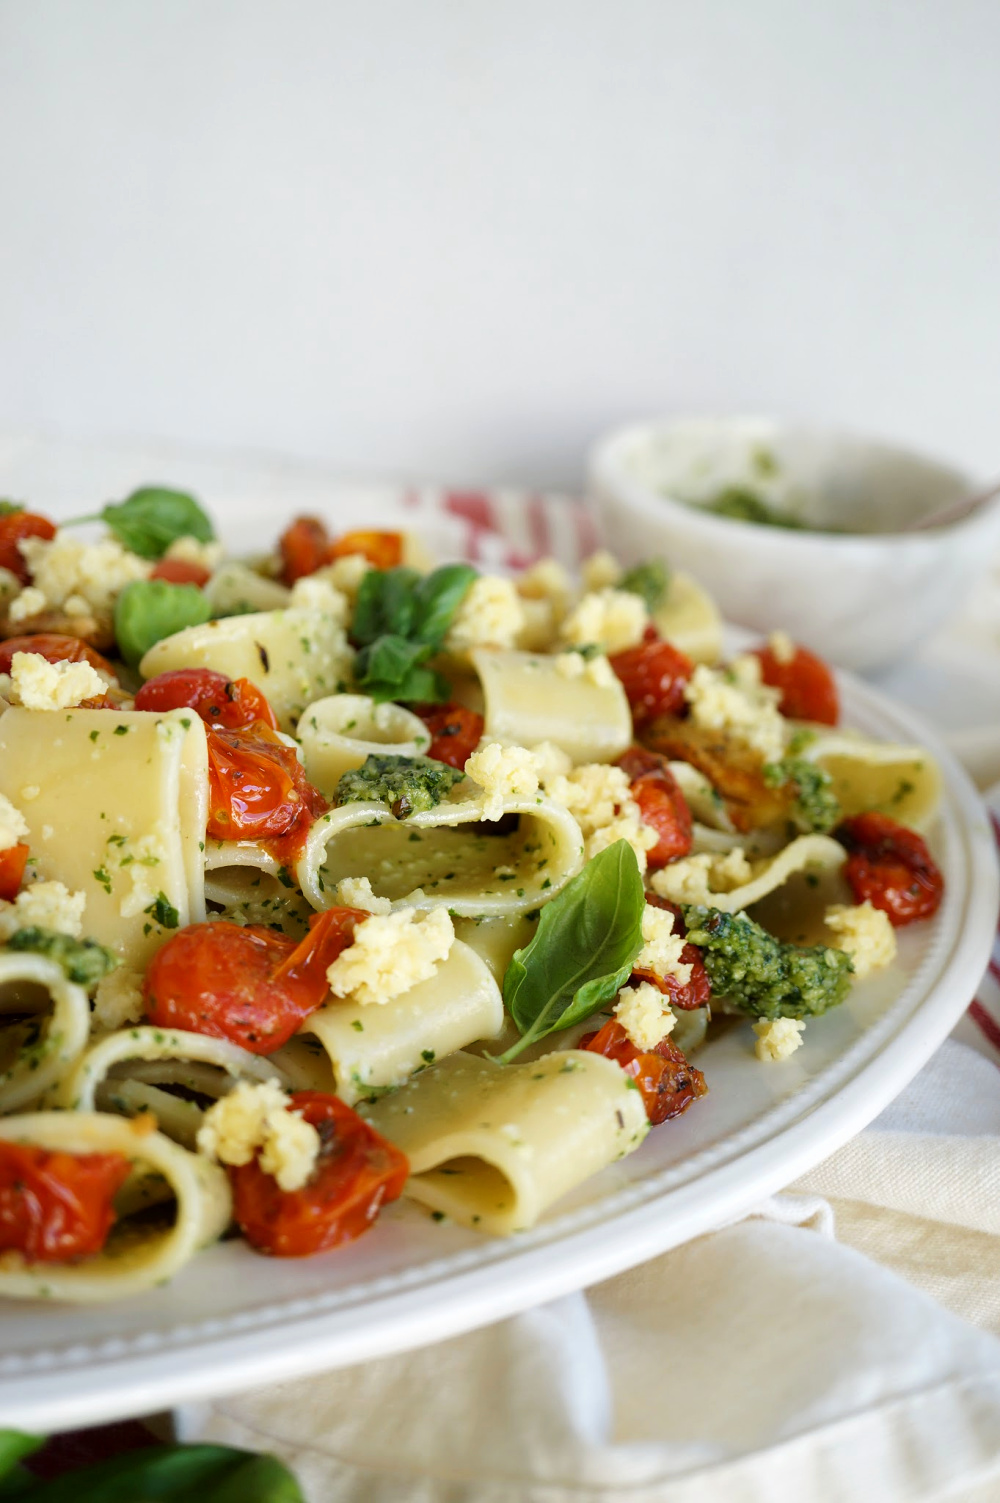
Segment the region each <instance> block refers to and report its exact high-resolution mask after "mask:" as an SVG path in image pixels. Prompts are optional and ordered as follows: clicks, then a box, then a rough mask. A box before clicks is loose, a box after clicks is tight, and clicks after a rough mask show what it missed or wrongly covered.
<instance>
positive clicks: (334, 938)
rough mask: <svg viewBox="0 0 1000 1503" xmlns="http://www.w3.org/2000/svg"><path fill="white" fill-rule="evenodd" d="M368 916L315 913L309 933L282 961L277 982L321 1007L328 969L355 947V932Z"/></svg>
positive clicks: (338, 910)
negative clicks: (350, 946)
mask: <svg viewBox="0 0 1000 1503" xmlns="http://www.w3.org/2000/svg"><path fill="white" fill-rule="evenodd" d="M369 917H370V915H369V914H367V913H365V912H363V911H362V910H361V909H360V908H327V909H326V911H325V912H324V913H314V914H313V916H312V918H311V919H310V920H309V933H308V934H307V935H306V936H305V938H304V939H303V940H301V941H300V942H299V944H298V945H297V946H296V947H295V949H294V950H293V951H292V952H291V954H290V955H289V956H288V957H287V958H286V959H285V960H283V961H282V962H281V964H280V965H279V967H278V969H277V971H276V972H275V980H276V981H281V982H282V983H283V984H284V985H285V986H289V987H292V988H293V989H294V990H295V992H296V993H297V995H299V996H301V997H303V998H304V999H305V1001H306V1002H308V1003H310V1004H311V1006H312V1007H313V1008H315V1007H318V1006H319V1005H320V1003H321V1002H322V1001H323V999H324V997H325V996H326V994H327V992H328V991H329V989H330V988H329V985H328V984H327V979H326V973H327V970H328V969H329V967H330V966H331V965H333V962H334V961H335V960H336V959H337V956H338V955H340V954H341V952H342V951H343V950H346V949H347V947H348V945H350V944H353V942H354V931H355V929H356V928H357V927H358V925H359V924H363V923H364V921H365V919H366V918H369Z"/></svg>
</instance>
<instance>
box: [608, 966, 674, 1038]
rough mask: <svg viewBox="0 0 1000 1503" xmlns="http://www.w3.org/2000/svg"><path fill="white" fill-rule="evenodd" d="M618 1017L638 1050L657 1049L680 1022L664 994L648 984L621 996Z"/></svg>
mask: <svg viewBox="0 0 1000 1503" xmlns="http://www.w3.org/2000/svg"><path fill="white" fill-rule="evenodd" d="M615 1017H616V1018H617V1019H618V1021H619V1023H620V1024H621V1025H622V1027H623V1028H624V1030H625V1032H626V1033H627V1034H628V1036H629V1039H630V1040H631V1042H632V1043H633V1044H634V1045H635V1047H636V1048H637V1049H641V1050H643V1051H648V1050H650V1049H655V1048H656V1046H657V1044H660V1043H662V1042H663V1040H664V1039H665V1038H666V1037H667V1035H668V1034H669V1033H671V1032H672V1031H673V1027H674V1024H675V1023H676V1022H677V1019H676V1018H675V1017H674V1014H673V1013H672V1012H671V1010H670V1007H669V1006H668V1004H667V1002H666V999H665V998H664V996H663V994H662V992H660V991H658V990H657V988H656V987H655V986H653V985H651V983H650V982H648V981H641V982H640V983H639V985H638V986H625V987H623V988H622V990H621V991H620V992H619V993H618V1001H617V1002H616V1003H615Z"/></svg>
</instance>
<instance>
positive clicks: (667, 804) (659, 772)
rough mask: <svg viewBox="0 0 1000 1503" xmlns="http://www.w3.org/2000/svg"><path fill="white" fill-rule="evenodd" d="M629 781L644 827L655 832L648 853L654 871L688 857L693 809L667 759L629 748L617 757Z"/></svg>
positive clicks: (642, 749)
mask: <svg viewBox="0 0 1000 1503" xmlns="http://www.w3.org/2000/svg"><path fill="white" fill-rule="evenodd" d="M617 765H618V766H619V767H620V768H622V770H623V771H624V773H625V776H626V777H627V778H628V779H629V783H630V788H631V793H632V797H633V798H634V799H635V801H636V803H637V804H638V805H639V813H640V815H641V816H642V822H643V824H646V825H649V827H650V829H652V830H655V831H656V836H657V840H656V844H655V845H654V846H653V848H652V850H649V851H647V852H646V863H647V866H648V867H649V869H650V870H651V871H656V870H657V869H658V868H659V867H661V866H666V865H667V863H668V862H669V861H678V860H680V858H681V857H682V856H687V855H688V854H689V853H690V850H691V843H692V838H693V836H692V820H691V810H690V809H689V808H688V806H687V800H686V799H685V797H684V795H683V793H682V792H681V790H680V787H679V785H678V783H677V779H676V778H675V777H674V775H673V773H672V772H671V771H670V763H669V760H668V758H666V757H665V756H663V754H662V753H661V752H653V751H647V750H646V748H645V747H643V746H633V747H630V748H629V750H628V751H627V752H623V753H622V755H621V756H620V757H619V758H618V764H617Z"/></svg>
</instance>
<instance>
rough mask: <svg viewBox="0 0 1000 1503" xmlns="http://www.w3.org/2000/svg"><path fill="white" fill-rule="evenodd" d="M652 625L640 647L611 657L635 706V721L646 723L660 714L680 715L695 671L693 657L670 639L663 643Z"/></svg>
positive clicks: (633, 711)
mask: <svg viewBox="0 0 1000 1503" xmlns="http://www.w3.org/2000/svg"><path fill="white" fill-rule="evenodd" d="M651 630H652V628H649V629H647V633H646V640H645V641H643V642H640V643H639V645H638V647H628V648H626V650H625V651H624V652H616V653H613V654H612V655H611V657H609V659H608V662H609V663H610V664H611V666H612V668H613V669H614V671H615V673H617V675H618V677H619V678H620V679H621V681H622V686H623V688H624V690H625V695H626V698H627V699H628V702H629V705H630V706H631V709H632V722H633V724H634V725H637V726H639V725H642V724H643V723H644V722H645V721H647V720H652V719H654V717H655V716H657V715H677V714H679V713H680V711H681V710H683V709H684V705H685V700H684V686H685V684H686V683H687V681H688V679H689V678H690V677H691V675H692V673H693V672H694V664H693V663H692V662H691V659H690V658H687V657H685V656H684V654H683V652H678V650H677V648H676V647H672V646H671V645H670V643H669V642H661V641H660V639H659V637H658V636H657V635H656V633H655V631H654V632H653V635H652V636H650V631H651Z"/></svg>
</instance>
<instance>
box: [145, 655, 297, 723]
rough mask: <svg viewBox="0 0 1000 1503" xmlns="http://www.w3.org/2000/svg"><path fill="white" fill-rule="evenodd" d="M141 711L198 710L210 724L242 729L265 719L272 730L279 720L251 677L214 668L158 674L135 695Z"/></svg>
mask: <svg viewBox="0 0 1000 1503" xmlns="http://www.w3.org/2000/svg"><path fill="white" fill-rule="evenodd" d="M135 707H136V709H137V710H155V711H157V712H158V713H161V714H162V712H163V711H164V710H194V712H195V714H196V715H198V716H200V717H201V719H202V720H204V722H205V724H206V725H221V726H224V727H225V728H226V730H230V731H235V730H241V729H243V728H244V727H246V726H251V725H255V724H256V723H257V722H258V721H262V722H263V723H264V724H265V725H267V726H269V727H270V728H271V729H272V730H277V728H278V722H277V720H276V718H275V715H274V711H273V710H272V709H271V706H270V705H269V704H268V702H267V699H266V698H265V696H264V695H263V694H262V693H261V691H260V690H259V689H258V688H257V685H256V684H253V683H251V682H250V680H249V679H248V678H237V679H231V678H227V677H226V675H225V674H224V673H216V672H215V671H214V669H212V668H174V669H172V670H171V671H170V672H169V673H158V674H157V676H156V677H155V678H151V679H149V680H148V681H147V682H146V683H144V684H143V686H142V688H141V689H140V690H139V692H138V694H137V695H136V696H135Z"/></svg>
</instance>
